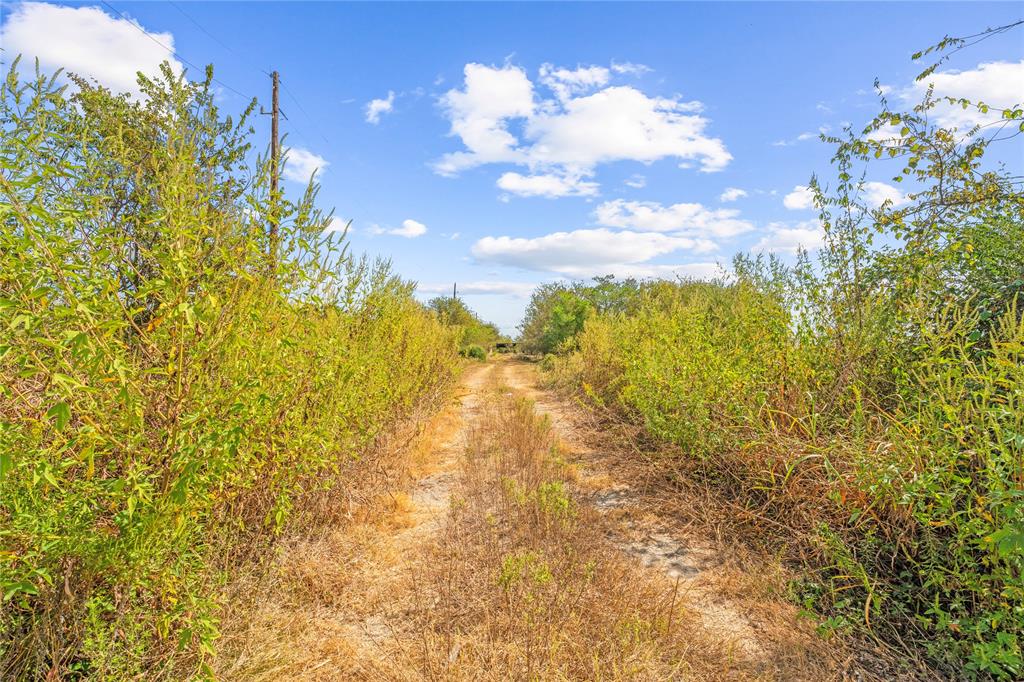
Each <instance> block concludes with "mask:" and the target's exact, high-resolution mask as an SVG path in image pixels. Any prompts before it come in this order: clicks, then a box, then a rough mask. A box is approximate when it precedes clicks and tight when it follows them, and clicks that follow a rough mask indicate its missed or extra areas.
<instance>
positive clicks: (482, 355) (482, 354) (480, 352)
mask: <svg viewBox="0 0 1024 682" xmlns="http://www.w3.org/2000/svg"><path fill="white" fill-rule="evenodd" d="M461 352H462V354H463V355H464V356H465V357H467V358H473V359H474V360H480V361H481V362H483V361H485V360H487V351H485V350H484V349H483V348H482V347H480V346H478V345H476V344H475V343H474V344H471V345H469V346H467V347H466V348H464V349H463V350H462V351H461Z"/></svg>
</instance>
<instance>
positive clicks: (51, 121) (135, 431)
mask: <svg viewBox="0 0 1024 682" xmlns="http://www.w3.org/2000/svg"><path fill="white" fill-rule="evenodd" d="M16 74H17V65H16V64H15V65H14V66H12V68H11V71H10V74H9V75H8V77H7V79H6V81H5V82H4V85H3V109H2V111H0V125H2V129H3V135H2V138H0V170H2V173H0V225H2V226H3V227H2V230H0V588H2V589H0V592H2V598H3V602H2V607H0V677H4V678H5V679H25V678H34V677H39V678H41V677H45V676H48V675H52V674H54V673H55V672H56V673H57V674H59V675H72V674H79V675H84V676H95V677H99V678H114V679H124V678H128V677H132V678H135V677H153V676H160V675H162V676H165V677H172V678H177V679H184V678H188V677H190V676H192V675H193V674H195V673H196V672H199V671H202V670H203V669H204V666H205V663H204V661H205V660H206V659H207V658H208V657H209V656H210V655H211V653H212V652H213V651H214V647H215V643H216V638H217V620H218V602H217V593H218V587H217V586H218V583H219V582H220V581H222V580H223V578H224V576H223V573H222V572H226V571H229V570H230V569H231V567H232V566H233V565H235V564H236V563H237V562H238V561H240V560H246V559H247V557H254V556H255V555H257V554H259V553H260V552H261V551H262V550H261V548H265V547H266V542H267V539H268V538H271V537H273V535H274V534H275V533H276V532H278V531H279V530H280V529H281V528H282V526H283V525H284V524H285V523H286V522H287V521H288V519H289V517H290V515H291V513H292V509H293V507H294V506H295V505H296V502H297V501H299V500H301V496H302V495H303V493H305V492H307V491H315V490H320V489H324V488H328V487H330V486H332V485H336V484H337V483H338V481H343V480H344V472H345V470H346V467H347V466H348V465H349V463H351V462H353V461H354V460H355V459H358V458H359V457H361V456H362V455H363V454H364V453H365V452H367V450H368V446H369V445H371V444H372V443H373V442H374V440H375V439H376V438H377V437H378V436H380V435H381V434H382V433H384V432H386V431H387V430H388V429H389V428H390V427H391V425H392V424H394V423H395V421H396V420H398V419H401V418H402V417H403V416H405V415H408V414H409V413H410V411H411V410H412V409H413V408H414V407H415V406H416V405H417V403H419V402H420V401H421V400H423V399H424V398H427V397H430V396H431V395H432V394H435V393H436V392H438V391H439V390H441V389H443V388H444V387H445V386H446V385H447V383H448V382H449V381H450V380H451V378H452V373H453V371H454V368H455V359H456V356H455V351H456V348H457V342H458V339H457V337H456V335H455V334H454V333H452V331H451V330H449V329H448V328H446V327H444V326H443V325H441V324H439V323H438V322H437V320H436V319H435V318H434V317H433V316H432V315H430V314H429V313H428V312H427V311H426V310H425V309H424V308H423V307H422V306H421V305H419V304H418V303H417V302H416V301H415V300H414V299H413V297H412V293H413V288H412V285H410V284H408V283H405V282H402V281H400V280H399V279H397V278H396V277H395V276H393V275H392V274H391V273H390V272H389V270H388V268H387V266H386V265H384V264H380V263H377V264H372V263H368V262H366V261H360V260H355V259H353V258H351V257H350V256H348V255H347V253H346V250H345V249H344V248H343V245H344V241H343V238H342V240H338V239H337V238H334V239H332V238H327V237H324V236H323V230H324V228H325V226H326V224H327V223H328V221H329V218H330V216H327V215H324V214H322V213H321V212H320V211H318V210H317V209H316V208H315V206H314V199H315V196H316V187H315V186H313V185H311V186H310V187H309V188H308V189H307V191H306V193H305V195H304V196H303V197H302V198H301V199H299V200H298V201H291V200H289V199H288V198H287V197H284V196H271V195H270V194H269V191H268V188H269V173H270V167H269V165H268V164H267V163H265V162H262V161H259V162H258V163H257V165H256V167H249V166H248V165H247V159H248V158H250V148H249V139H250V138H249V136H250V134H251V130H250V129H249V128H248V125H247V123H246V117H247V115H248V113H249V112H250V111H251V110H252V107H251V106H250V108H249V110H247V111H246V112H245V113H244V114H243V115H242V116H241V117H240V118H239V119H238V120H233V119H231V118H223V117H222V116H221V115H220V113H219V112H218V111H217V108H216V107H215V106H214V103H213V102H214V95H213V93H212V92H211V90H210V82H211V78H212V75H211V74H210V73H208V74H207V78H206V80H205V82H201V83H190V82H187V81H185V80H183V79H179V78H177V77H176V76H174V75H172V73H171V72H170V70H169V69H168V68H165V69H164V74H163V78H162V79H160V80H155V81H150V80H146V79H142V80H140V83H141V86H142V91H143V93H144V98H143V99H142V100H141V101H137V102H133V101H130V100H129V99H128V98H127V97H125V96H114V95H112V94H110V93H109V92H107V91H106V90H104V89H101V88H98V87H94V86H91V85H89V84H87V83H84V82H80V83H78V92H77V93H76V94H74V95H71V96H69V95H68V94H67V91H66V90H62V89H58V88H56V87H55V86H54V82H53V81H52V80H47V79H45V78H43V77H38V78H37V79H36V80H34V81H32V82H29V83H21V82H19V81H18V79H17V76H16ZM270 220H274V221H276V222H277V223H278V225H279V238H278V240H277V241H276V243H272V242H271V241H270V239H269V238H268V237H267V232H268V231H267V223H268V221H270Z"/></svg>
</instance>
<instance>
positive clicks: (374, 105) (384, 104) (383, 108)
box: [366, 90, 395, 125]
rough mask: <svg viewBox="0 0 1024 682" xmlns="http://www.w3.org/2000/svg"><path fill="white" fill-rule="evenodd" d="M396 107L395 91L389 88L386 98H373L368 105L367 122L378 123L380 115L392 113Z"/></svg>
mask: <svg viewBox="0 0 1024 682" xmlns="http://www.w3.org/2000/svg"><path fill="white" fill-rule="evenodd" d="M394 108H395V92H394V90H388V96H387V98H386V99H371V100H370V101H369V102H368V103H367V105H366V122H367V123H372V124H373V125H377V124H378V123H380V117H381V116H383V115H384V114H390V113H391V112H392V111H393V110H394Z"/></svg>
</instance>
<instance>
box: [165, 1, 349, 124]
mask: <svg viewBox="0 0 1024 682" xmlns="http://www.w3.org/2000/svg"><path fill="white" fill-rule="evenodd" d="M170 4H171V5H173V6H174V9H176V10H178V12H180V13H181V14H182V16H184V17H185V18H186V19H188V20H189V21H191V22H192V23H193V24H195V26H196V27H197V28H198V29H199V30H200V31H202V32H203V33H204V34H206V36H207V37H208V38H210V40H212V41H214V42H215V43H217V44H218V45H220V46H221V47H222V48H224V50H226V51H227V52H230V53H231V54H232V55H234V56H235V57H237V58H238V59H239V61H241V62H242V63H245V64H248V62H246V61H245V59H244V58H243V57H242V55H240V54H238V52H236V51H235V50H233V49H232V48H231V46H230V45H228V44H227V43H225V42H224V41H223V40H221V39H220V38H218V37H217V36H215V35H214V34H213V33H211V32H210V31H208V30H207V29H206V27H205V26H203V25H202V24H201V23H200V22H199V20H197V19H196V18H195V17H193V16H192V15H191V14H189V13H188V12H186V11H185V10H184V9H183V8H182V7H181V6H180V5H179V4H178V3H176V2H173V0H172V2H171V3H170ZM250 68H252V69H253V70H254V71H258V72H260V73H262V74H263V75H264V76H267V77H270V75H271V74H270V73H268V72H267V71H265V70H263V69H260V68H258V67H255V66H251V67H250ZM280 84H281V87H283V88H284V92H285V94H286V95H288V97H289V98H290V99H291V100H292V101H293V102H294V103H295V106H297V107H298V108H299V111H301V112H302V115H303V116H305V117H306V120H307V121H309V124H310V125H311V126H312V127H313V130H314V131H315V132H316V134H317V135H319V136H320V137H321V138H323V141H324V142H326V143H328V144H330V142H331V141H330V140H328V139H327V136H326V135H324V134H323V132H321V131H320V129H319V128H318V127H317V125H316V122H314V120H313V117H312V116H311V115H310V114H309V112H308V111H306V108H305V107H304V106H302V102H300V101H299V98H298V97H296V96H295V94H294V93H293V92H292V90H291V88H289V87H288V83H287V82H285V81H284V80H281V81H280ZM285 119H286V120H288V117H287V116H285ZM289 122H291V121H289ZM292 127H293V128H295V132H296V133H298V134H299V137H302V138H305V137H306V136H305V135H303V134H302V131H300V130H299V129H298V126H295V125H293V126H292Z"/></svg>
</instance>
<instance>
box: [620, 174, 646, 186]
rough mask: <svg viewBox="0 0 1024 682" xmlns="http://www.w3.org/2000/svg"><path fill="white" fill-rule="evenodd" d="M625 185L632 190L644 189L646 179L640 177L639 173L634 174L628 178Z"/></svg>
mask: <svg viewBox="0 0 1024 682" xmlns="http://www.w3.org/2000/svg"><path fill="white" fill-rule="evenodd" d="M625 184H626V187H632V188H633V189H643V188H644V187H646V186H647V178H645V177H644V176H642V175H640V174H639V173H634V174H633V175H631V176H629V178H628V179H627V180H626V183H625Z"/></svg>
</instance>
